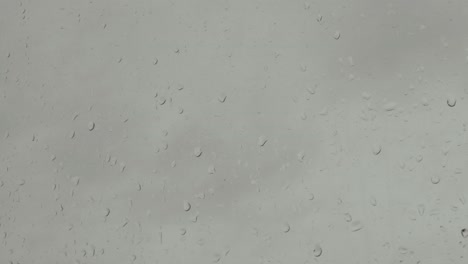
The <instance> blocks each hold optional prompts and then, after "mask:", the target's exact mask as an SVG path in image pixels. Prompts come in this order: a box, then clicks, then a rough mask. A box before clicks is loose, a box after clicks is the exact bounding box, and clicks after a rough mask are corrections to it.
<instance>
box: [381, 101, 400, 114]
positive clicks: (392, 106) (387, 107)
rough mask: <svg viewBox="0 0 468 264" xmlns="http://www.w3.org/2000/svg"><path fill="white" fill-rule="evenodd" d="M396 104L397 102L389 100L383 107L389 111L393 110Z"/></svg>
mask: <svg viewBox="0 0 468 264" xmlns="http://www.w3.org/2000/svg"><path fill="white" fill-rule="evenodd" d="M396 106H397V104H396V103H395V102H389V103H386V104H384V106H383V109H384V110H385V111H389V112H390V111H393V110H395V108H396Z"/></svg>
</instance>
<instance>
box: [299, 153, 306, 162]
mask: <svg viewBox="0 0 468 264" xmlns="http://www.w3.org/2000/svg"><path fill="white" fill-rule="evenodd" d="M304 158H305V154H304V152H303V151H301V152H299V153H297V160H299V161H300V162H303V161H304Z"/></svg>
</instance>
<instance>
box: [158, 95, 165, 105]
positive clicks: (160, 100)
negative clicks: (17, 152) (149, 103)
mask: <svg viewBox="0 0 468 264" xmlns="http://www.w3.org/2000/svg"><path fill="white" fill-rule="evenodd" d="M165 103H166V98H164V97H162V96H160V97H159V98H158V104H159V105H163V104H165Z"/></svg>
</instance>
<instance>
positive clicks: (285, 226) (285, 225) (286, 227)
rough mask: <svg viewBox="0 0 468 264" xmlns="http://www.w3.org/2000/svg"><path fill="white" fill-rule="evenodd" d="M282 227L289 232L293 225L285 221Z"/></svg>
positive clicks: (285, 231)
mask: <svg viewBox="0 0 468 264" xmlns="http://www.w3.org/2000/svg"><path fill="white" fill-rule="evenodd" d="M281 229H282V230H283V232H284V233H288V232H289V231H290V230H291V226H290V225H289V224H288V223H284V224H283V227H282V228H281Z"/></svg>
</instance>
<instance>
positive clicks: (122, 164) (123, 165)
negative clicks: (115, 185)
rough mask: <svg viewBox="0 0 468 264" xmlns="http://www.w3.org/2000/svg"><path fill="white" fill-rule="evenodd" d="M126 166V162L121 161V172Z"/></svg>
mask: <svg viewBox="0 0 468 264" xmlns="http://www.w3.org/2000/svg"><path fill="white" fill-rule="evenodd" d="M126 167H127V165H126V164H125V162H120V172H124V170H125V168H126Z"/></svg>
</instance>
